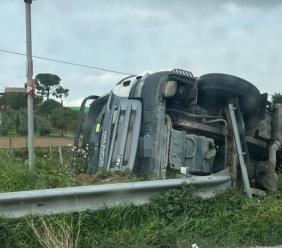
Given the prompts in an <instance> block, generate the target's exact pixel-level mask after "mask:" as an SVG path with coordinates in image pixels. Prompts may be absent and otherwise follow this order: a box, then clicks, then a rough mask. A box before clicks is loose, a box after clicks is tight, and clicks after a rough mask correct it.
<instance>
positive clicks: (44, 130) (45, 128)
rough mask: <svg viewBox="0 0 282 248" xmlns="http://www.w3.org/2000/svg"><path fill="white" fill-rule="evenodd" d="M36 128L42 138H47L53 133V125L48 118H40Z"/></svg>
mask: <svg viewBox="0 0 282 248" xmlns="http://www.w3.org/2000/svg"><path fill="white" fill-rule="evenodd" d="M35 123H36V127H37V129H38V131H39V134H40V136H46V135H48V134H50V132H51V123H50V121H49V119H48V118H47V117H44V116H38V117H37V118H36V122H35Z"/></svg>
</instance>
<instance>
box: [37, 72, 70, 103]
mask: <svg viewBox="0 0 282 248" xmlns="http://www.w3.org/2000/svg"><path fill="white" fill-rule="evenodd" d="M60 82H61V78H60V77H59V76H57V75H54V74H50V73H39V74H37V75H36V77H35V85H36V89H37V92H38V94H39V95H41V96H43V97H46V98H47V100H49V97H50V95H54V96H58V95H61V97H60V98H62V96H63V95H68V92H69V90H67V89H64V88H63V87H62V86H61V85H60ZM56 91H57V92H59V93H56ZM62 91H63V93H60V92H62ZM65 91H67V92H65ZM64 92H65V93H64Z"/></svg>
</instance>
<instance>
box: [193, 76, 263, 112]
mask: <svg viewBox="0 0 282 248" xmlns="http://www.w3.org/2000/svg"><path fill="white" fill-rule="evenodd" d="M198 89H199V105H200V106H203V107H207V108H209V106H210V107H212V106H214V105H216V106H222V104H226V103H227V100H228V99H230V98H234V97H238V100H239V104H240V108H241V111H242V113H243V114H245V115H250V114H255V113H256V112H257V110H258V108H259V106H260V102H261V96H260V92H259V90H258V89H257V88H256V87H255V86H254V85H253V84H251V83H250V82H248V81H246V80H244V79H242V78H239V77H235V76H232V75H228V74H221V73H211V74H205V75H203V76H201V77H200V80H199V82H198Z"/></svg>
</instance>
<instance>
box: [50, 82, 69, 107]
mask: <svg viewBox="0 0 282 248" xmlns="http://www.w3.org/2000/svg"><path fill="white" fill-rule="evenodd" d="M69 91H70V90H69V89H64V88H63V87H62V86H59V87H58V88H57V89H56V90H55V91H54V92H53V94H52V95H53V96H54V97H56V98H59V99H61V105H62V106H63V97H67V96H68V95H69Z"/></svg>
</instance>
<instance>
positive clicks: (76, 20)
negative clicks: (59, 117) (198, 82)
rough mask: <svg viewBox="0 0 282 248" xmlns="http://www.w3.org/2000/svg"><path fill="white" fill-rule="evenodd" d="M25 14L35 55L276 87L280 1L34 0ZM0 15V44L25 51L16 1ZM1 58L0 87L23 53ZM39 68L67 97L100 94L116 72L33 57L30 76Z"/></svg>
mask: <svg viewBox="0 0 282 248" xmlns="http://www.w3.org/2000/svg"><path fill="white" fill-rule="evenodd" d="M32 13H33V16H32V20H33V28H32V30H33V54H35V55H39V56H46V57H51V58H55V59H65V60H69V61H73V62H75V63H82V64H88V65H93V66H99V67H105V68H110V69H114V70H119V71H125V72H129V73H133V74H138V73H141V72H144V71H158V70H160V69H161V68H183V69H187V70H190V71H192V72H193V74H194V75H196V76H200V75H202V74H206V73H211V72H223V73H229V74H234V75H237V76H239V77H243V78H246V79H247V80H249V81H251V82H252V83H254V84H256V85H257V86H258V87H259V89H260V90H261V91H268V92H270V93H273V92H275V91H280V92H282V86H280V85H281V82H280V78H281V72H280V71H281V67H282V48H281V44H280V43H281V40H282V29H281V28H280V23H281V22H282V15H281V13H282V2H281V1H274V0H273V1H272V0H268V1H264V0H256V1H254V0H253V1H252V0H248V1H246V0H244V1H243V0H236V1H231V0H230V1H226V0H224V1H223V0H213V1H199V0H178V1H168V0H155V1H149V0H143V1H113V0H109V1H82V0H77V1H72V2H71V3H70V2H69V1H67V0H60V1H47V0H40V1H34V2H33V4H32ZM0 15H1V20H2V23H5V25H1V26H0V33H1V39H0V48H3V49H11V50H15V51H19V52H24V51H25V33H24V5H23V2H19V1H16V0H10V1H1V2H0ZM11 16H13V18H11ZM2 37H3V38H2ZM0 56H1V60H0V89H1V87H2V86H3V85H4V84H6V83H9V84H13V85H15V84H22V82H25V61H24V57H18V56H14V55H13V56H12V55H4V54H2V53H0ZM40 72H50V73H54V74H58V75H59V76H60V77H61V78H62V84H63V86H64V87H66V88H69V89H70V96H69V97H68V98H67V101H69V102H71V101H77V99H82V98H84V97H86V96H88V95H91V94H96V95H102V94H105V93H106V92H109V91H110V90H111V88H112V87H113V86H114V85H115V84H116V83H117V82H118V81H119V80H120V79H121V78H122V77H123V76H121V75H118V74H110V73H105V72H99V71H95V70H91V69H87V68H79V67H73V66H69V65H62V64H57V63H53V62H48V61H39V60H36V59H35V60H34V74H35V75H36V74H37V73H40ZM15 86H16V85H15Z"/></svg>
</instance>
